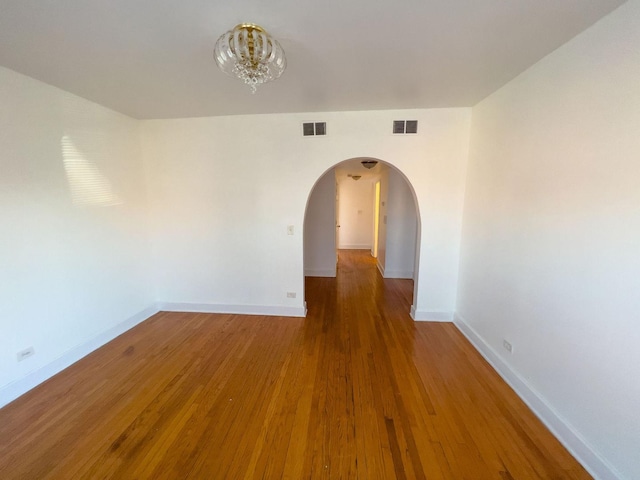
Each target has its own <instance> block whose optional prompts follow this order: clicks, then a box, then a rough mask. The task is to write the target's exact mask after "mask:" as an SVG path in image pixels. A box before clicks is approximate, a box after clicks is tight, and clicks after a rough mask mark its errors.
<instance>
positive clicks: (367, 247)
mask: <svg viewBox="0 0 640 480" xmlns="http://www.w3.org/2000/svg"><path fill="white" fill-rule="evenodd" d="M338 250H371V244H370V243H362V244H360V243H353V244H349V245H340V246H339V247H338Z"/></svg>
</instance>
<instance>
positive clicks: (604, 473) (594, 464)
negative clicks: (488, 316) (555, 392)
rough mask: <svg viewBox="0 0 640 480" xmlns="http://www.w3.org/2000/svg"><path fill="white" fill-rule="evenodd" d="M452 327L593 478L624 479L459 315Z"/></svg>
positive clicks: (456, 316) (602, 479) (455, 316)
mask: <svg viewBox="0 0 640 480" xmlns="http://www.w3.org/2000/svg"><path fill="white" fill-rule="evenodd" d="M453 323H454V324H455V326H456V327H457V328H458V330H460V331H461V332H462V334H463V335H464V336H465V337H467V339H468V340H469V341H470V342H471V343H472V344H473V346H474V347H475V348H476V350H478V352H480V354H481V355H482V356H483V357H484V358H485V360H486V361H487V362H489V364H490V365H491V366H492V367H493V368H494V370H495V371H496V372H498V374H499V375H500V376H501V377H502V378H503V380H504V381H505V382H507V383H508V384H509V386H510V387H511V388H513V390H514V391H515V392H516V393H517V394H518V396H519V397H520V398H521V399H522V400H523V401H524V403H526V404H527V406H528V407H529V408H530V409H531V410H532V411H533V413H535V414H536V416H537V417H538V418H539V419H540V421H542V423H544V424H545V425H546V426H547V428H548V429H549V430H551V433H553V434H554V435H555V436H556V438H557V439H558V440H559V441H560V443H562V444H563V445H564V446H565V448H566V449H567V450H569V452H570V453H571V454H572V455H573V456H574V457H575V458H576V459H577V460H578V461H579V462H580V463H581V464H582V466H583V467H584V468H585V469H586V470H587V471H588V472H589V473H590V474H591V475H592V476H593V477H594V478H596V479H598V480H619V479H621V478H623V477H622V475H620V473H618V472H617V471H616V469H615V468H614V467H613V466H612V465H610V464H609V463H608V462H607V461H606V460H605V459H604V458H602V457H601V456H600V455H599V454H598V453H597V452H596V451H595V449H594V448H593V447H592V446H591V445H589V444H588V443H587V441H586V440H585V439H584V438H583V437H582V435H580V433H579V432H577V431H576V430H575V428H574V427H573V426H572V425H571V424H570V423H569V422H568V421H567V420H566V419H565V418H563V417H562V416H561V415H560V414H559V413H558V412H556V411H555V410H554V408H553V407H552V406H551V405H550V404H549V403H548V402H547V400H546V399H545V398H544V397H543V396H542V395H541V394H540V393H538V392H537V391H536V390H535V389H534V388H533V387H532V386H531V385H529V383H528V382H527V381H526V379H525V378H524V377H522V375H520V374H519V373H518V372H517V371H516V370H514V369H513V368H512V367H511V366H510V365H509V364H508V363H507V362H505V361H504V360H503V359H502V358H501V357H500V355H499V354H498V353H497V352H496V351H495V350H494V349H493V348H492V347H491V346H490V345H489V344H488V343H487V342H486V341H485V340H484V339H483V338H482V337H481V336H480V334H478V332H476V331H475V330H474V329H473V327H472V326H471V325H469V323H468V322H467V321H466V320H465V319H464V318H463V317H462V316H461V315H459V314H458V313H456V314H455V315H454V321H453Z"/></svg>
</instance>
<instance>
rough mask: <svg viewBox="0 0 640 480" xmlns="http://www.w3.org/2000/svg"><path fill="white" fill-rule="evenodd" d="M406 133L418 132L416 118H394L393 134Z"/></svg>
mask: <svg viewBox="0 0 640 480" xmlns="http://www.w3.org/2000/svg"><path fill="white" fill-rule="evenodd" d="M406 133H414V134H415V133H418V121H417V120H394V121H393V134H394V135H404V134H406Z"/></svg>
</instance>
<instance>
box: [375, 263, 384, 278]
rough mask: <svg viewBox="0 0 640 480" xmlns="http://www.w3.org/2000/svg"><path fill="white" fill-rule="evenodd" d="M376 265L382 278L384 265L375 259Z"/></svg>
mask: <svg viewBox="0 0 640 480" xmlns="http://www.w3.org/2000/svg"><path fill="white" fill-rule="evenodd" d="M376 267H378V271H379V272H380V275H382V278H384V267H383V266H382V265H381V264H380V261H379V260H376Z"/></svg>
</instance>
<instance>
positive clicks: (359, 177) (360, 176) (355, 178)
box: [351, 175, 362, 180]
mask: <svg viewBox="0 0 640 480" xmlns="http://www.w3.org/2000/svg"><path fill="white" fill-rule="evenodd" d="M351 178H353V179H354V180H360V179H361V178H362V175H351Z"/></svg>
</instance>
